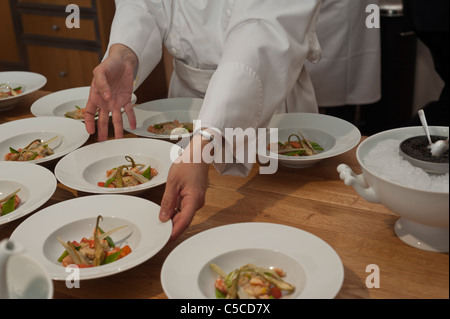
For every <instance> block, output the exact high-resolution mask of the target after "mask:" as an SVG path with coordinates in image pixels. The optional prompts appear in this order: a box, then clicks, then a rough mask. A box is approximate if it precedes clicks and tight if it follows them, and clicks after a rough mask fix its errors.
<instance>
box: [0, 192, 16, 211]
mask: <svg viewBox="0 0 450 319" xmlns="http://www.w3.org/2000/svg"><path fill="white" fill-rule="evenodd" d="M18 192H20V188H19V189H18V190H16V191H15V192H14V193H12V194H9V195H8V196H6V197H3V198H1V199H0V216H4V215H6V214H9V213H11V212H13V211H15V210H16V208H17V206H19V204H20V197H19V195H17V193H18Z"/></svg>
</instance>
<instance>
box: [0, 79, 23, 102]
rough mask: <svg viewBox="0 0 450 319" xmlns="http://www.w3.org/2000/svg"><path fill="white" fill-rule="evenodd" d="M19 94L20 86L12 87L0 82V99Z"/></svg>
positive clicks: (20, 91)
mask: <svg viewBox="0 0 450 319" xmlns="http://www.w3.org/2000/svg"><path fill="white" fill-rule="evenodd" d="M19 94H22V87H21V86H19V87H16V88H12V87H10V86H9V85H7V84H5V83H3V84H0V99H4V98H7V97H10V96H17V95H19Z"/></svg>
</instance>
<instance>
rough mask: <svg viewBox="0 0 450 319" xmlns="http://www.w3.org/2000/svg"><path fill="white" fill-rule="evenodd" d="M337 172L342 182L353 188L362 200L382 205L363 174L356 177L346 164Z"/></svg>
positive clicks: (339, 167) (338, 168)
mask: <svg viewBox="0 0 450 319" xmlns="http://www.w3.org/2000/svg"><path fill="white" fill-rule="evenodd" d="M337 171H338V173H339V177H340V178H341V180H343V181H344V182H345V185H347V186H352V187H353V188H354V189H355V190H356V192H357V193H358V194H359V195H360V196H361V197H362V198H364V199H365V200H367V201H369V202H372V203H380V200H379V199H378V196H377V195H376V194H375V191H374V190H373V188H371V187H370V186H369V185H367V183H366V181H365V179H364V177H363V176H362V174H361V175H356V174H355V173H354V172H353V170H352V169H351V168H350V167H349V166H348V165H346V164H341V165H339V166H338V167H337Z"/></svg>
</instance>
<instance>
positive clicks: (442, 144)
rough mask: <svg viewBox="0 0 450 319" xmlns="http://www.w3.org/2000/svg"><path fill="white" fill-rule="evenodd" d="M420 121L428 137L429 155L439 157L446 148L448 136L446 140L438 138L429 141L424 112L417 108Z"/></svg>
mask: <svg viewBox="0 0 450 319" xmlns="http://www.w3.org/2000/svg"><path fill="white" fill-rule="evenodd" d="M418 114H419V118H420V122H422V126H423V129H424V130H425V133H426V135H427V138H428V143H429V144H428V148H429V149H430V151H431V155H433V156H435V157H439V156H441V155H442V154H444V153H445V152H446V151H447V150H448V137H447V140H439V141H437V142H436V143H433V142H432V141H431V136H430V130H429V129H428V124H427V119H426V118H425V112H424V111H423V110H419V112H418Z"/></svg>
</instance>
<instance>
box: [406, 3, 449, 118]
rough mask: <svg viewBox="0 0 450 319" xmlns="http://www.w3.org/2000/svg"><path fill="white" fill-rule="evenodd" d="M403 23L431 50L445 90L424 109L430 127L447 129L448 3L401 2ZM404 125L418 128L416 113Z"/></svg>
mask: <svg viewBox="0 0 450 319" xmlns="http://www.w3.org/2000/svg"><path fill="white" fill-rule="evenodd" d="M403 14H404V19H405V23H406V25H407V26H409V27H410V28H411V30H413V31H414V33H415V34H416V36H417V38H418V39H419V40H421V41H422V42H423V44H425V45H426V46H427V47H428V49H429V50H430V53H431V56H432V58H433V63H434V68H435V70H436V72H437V73H438V74H439V76H440V77H441V79H442V80H443V81H444V88H443V90H442V92H441V95H440V97H439V99H438V100H437V101H432V102H430V103H428V104H427V105H425V106H424V107H423V110H424V112H425V115H426V117H427V122H428V124H429V125H436V126H448V121H449V112H448V111H449V101H448V62H449V55H448V53H449V52H448V49H449V1H448V0H432V1H425V0H404V1H403ZM406 125H407V126H421V125H422V124H421V122H420V119H419V116H418V115H417V114H416V115H414V116H413V118H412V119H411V121H409V122H408V123H406Z"/></svg>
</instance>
